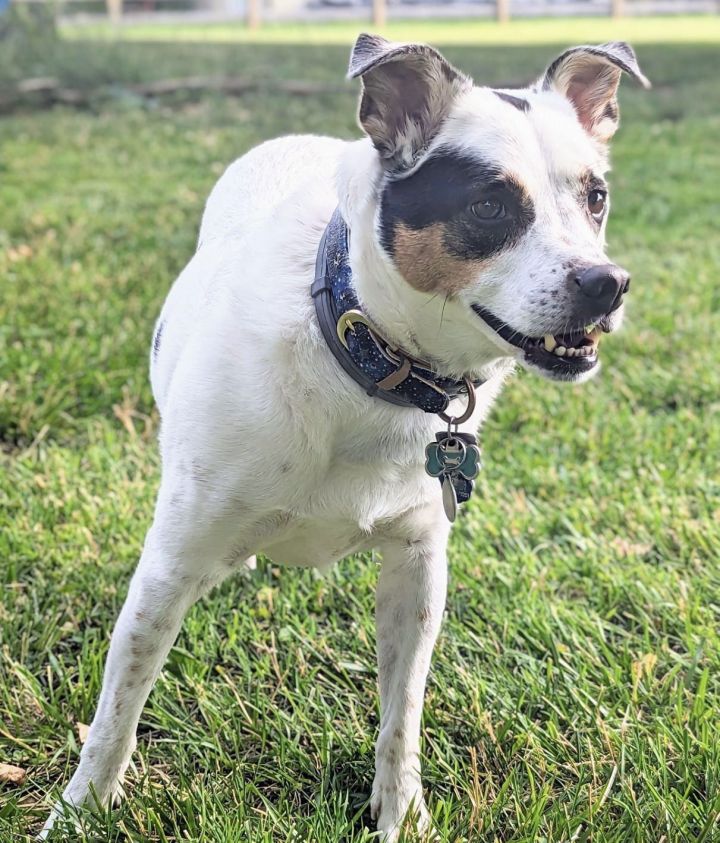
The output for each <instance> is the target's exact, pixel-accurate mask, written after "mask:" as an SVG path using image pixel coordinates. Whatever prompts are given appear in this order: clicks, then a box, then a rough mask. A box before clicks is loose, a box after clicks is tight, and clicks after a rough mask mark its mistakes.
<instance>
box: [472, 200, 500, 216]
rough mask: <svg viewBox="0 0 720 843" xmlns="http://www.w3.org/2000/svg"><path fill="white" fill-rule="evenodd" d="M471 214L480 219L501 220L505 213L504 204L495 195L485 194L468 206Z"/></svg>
mask: <svg viewBox="0 0 720 843" xmlns="http://www.w3.org/2000/svg"><path fill="white" fill-rule="evenodd" d="M470 210H471V211H472V212H473V214H474V215H475V216H476V217H477V218H478V219H481V220H501V219H503V218H504V216H505V214H506V210H505V205H503V203H502V201H501V200H500V199H498V197H497V196H487V197H486V198H485V199H481V200H480V202H476V203H475V204H474V205H471V206H470Z"/></svg>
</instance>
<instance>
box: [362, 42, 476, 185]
mask: <svg viewBox="0 0 720 843" xmlns="http://www.w3.org/2000/svg"><path fill="white" fill-rule="evenodd" d="M358 76H360V77H361V78H362V86H363V89H362V96H361V99H360V112H359V119H360V125H361V126H362V128H363V129H364V130H365V132H367V134H368V135H369V136H370V139H371V140H372V142H373V144H374V146H375V148H376V149H377V151H378V152H379V153H380V155H381V157H382V158H383V159H384V161H385V164H386V166H388V167H389V168H391V169H396V170H403V169H407V168H408V167H411V166H412V165H413V163H414V162H415V161H416V160H417V157H418V156H419V155H420V154H421V152H422V151H423V150H424V149H425V148H427V146H428V144H429V143H430V141H431V140H432V139H433V137H435V135H436V134H437V132H438V129H439V128H440V126H441V124H442V122H443V120H444V119H445V118H446V117H447V115H448V113H449V111H450V107H451V106H452V103H453V101H454V99H455V98H456V97H457V96H458V95H459V94H460V93H462V92H463V91H466V90H468V89H469V88H470V87H472V82H471V81H470V79H469V78H468V77H467V76H465V75H463V74H462V73H460V71H459V70H456V69H455V68H454V67H453V66H452V65H451V64H449V62H447V61H446V60H445V59H444V58H443V57H442V56H441V55H440V53H438V52H437V51H436V50H433V48H432V47H428V46H427V44H398V43H394V42H392V41H386V40H385V38H381V37H380V36H378V35H367V34H362V35H360V36H359V37H358V39H357V41H356V43H355V46H354V48H353V51H352V54H351V56H350V68H349V70H348V77H349V78H350V79H355V78H356V77H358Z"/></svg>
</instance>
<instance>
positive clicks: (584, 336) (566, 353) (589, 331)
mask: <svg viewBox="0 0 720 843" xmlns="http://www.w3.org/2000/svg"><path fill="white" fill-rule="evenodd" d="M472 308H473V310H474V311H475V313H476V314H477V315H478V316H479V317H480V318H481V319H482V320H483V322H484V323H485V324H486V325H487V326H488V327H489V328H491V329H492V330H493V331H494V332H495V333H496V334H497V335H498V336H499V337H500V338H501V339H503V340H505V342H506V343H509V344H510V345H512V346H515V348H518V349H520V350H521V351H522V352H523V358H524V359H523V362H524V363H526V364H528V365H529V366H531V367H533V368H537V369H540V370H541V371H542V372H543V373H545V374H548V375H549V376H550V377H553V378H557V379H559V380H576V379H577V378H579V377H580V376H582V375H585V374H587V373H589V372H591V371H592V370H593V369H594V368H595V367H596V366H597V365H598V363H599V357H598V344H599V342H600V337H601V336H602V335H603V333H610V331H611V330H612V324H611V321H610V318H611V317H610V315H609V314H608V315H607V316H603V317H602V319H598V320H596V321H595V322H593V323H592V324H589V325H584V326H583V327H581V328H578V329H574V330H571V331H566V332H564V333H559V334H545V335H544V336H542V337H528V336H526V335H525V334H522V333H520V332H519V331H515V330H514V329H513V328H511V327H510V326H509V325H507V324H506V323H505V322H503V321H502V319H498V317H497V316H495V315H494V314H493V313H491V312H490V311H489V310H486V309H485V308H484V307H481V306H480V305H478V304H474V305H473V306H472Z"/></svg>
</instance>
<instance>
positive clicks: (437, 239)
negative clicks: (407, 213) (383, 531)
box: [393, 222, 482, 295]
mask: <svg viewBox="0 0 720 843" xmlns="http://www.w3.org/2000/svg"><path fill="white" fill-rule="evenodd" d="M444 232H445V227H444V225H443V224H442V223H440V222H437V223H434V224H433V225H429V226H427V227H426V228H420V229H417V230H416V229H412V228H409V227H408V226H406V225H403V224H402V223H401V224H399V225H397V226H396V227H395V232H394V236H393V247H394V255H393V257H394V260H395V265H396V266H397V268H398V269H399V270H400V272H401V273H402V276H403V278H404V279H405V280H406V281H407V282H408V284H410V286H411V287H414V288H415V289H416V290H420V292H423V293H445V294H447V295H453V294H454V293H458V292H460V290H462V289H464V288H465V287H467V286H469V285H470V284H471V283H472V282H473V281H474V280H475V279H476V278H477V277H478V275H479V273H480V270H481V267H482V261H479V260H465V259H464V258H459V257H457V256H455V255H451V254H450V253H449V252H448V251H447V247H446V246H445V244H444V242H443V235H444Z"/></svg>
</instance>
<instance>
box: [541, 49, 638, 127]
mask: <svg viewBox="0 0 720 843" xmlns="http://www.w3.org/2000/svg"><path fill="white" fill-rule="evenodd" d="M623 71H624V72H625V73H628V74H629V75H630V76H632V77H633V78H634V79H636V80H637V81H638V82H640V84H641V85H642V86H643V87H644V88H649V87H650V82H649V81H648V80H647V79H646V77H645V76H644V74H643V72H642V71H641V70H640V66H639V65H638V61H637V57H636V56H635V51H634V50H633V48H632V47H631V46H630V45H629V44H626V43H625V42H624V41H612V42H610V43H609V44H600V45H598V46H597V47H572V48H571V49H569V50H566V51H565V52H564V53H563V54H562V55H561V56H558V58H556V59H555V61H554V62H553V63H552V64H551V65H550V67H548V69H547V70H546V71H545V75H544V76H543V77H542V79H541V80H540V84H539V87H540V88H541V89H542V90H556V91H558V92H559V93H561V94H563V95H564V96H566V97H567V98H568V99H569V100H570V102H571V103H572V104H573V106H574V107H575V111H576V112H577V115H578V118H579V119H580V122H581V123H582V125H583V127H584V129H585V130H586V131H587V132H589V134H591V135H592V136H593V137H594V138H595V139H596V140H599V141H602V142H606V141H609V140H610V138H611V137H612V136H613V135H614V134H615V131H616V130H617V127H618V124H619V111H618V104H617V89H618V85H619V84H620V77H621V76H622V74H623Z"/></svg>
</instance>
